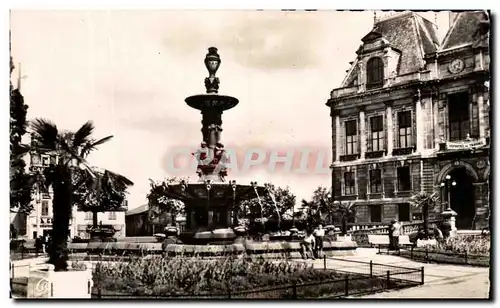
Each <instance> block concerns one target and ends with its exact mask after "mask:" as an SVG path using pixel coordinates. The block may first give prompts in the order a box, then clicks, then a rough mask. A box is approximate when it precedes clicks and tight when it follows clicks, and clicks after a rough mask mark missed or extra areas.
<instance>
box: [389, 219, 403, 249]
mask: <svg viewBox="0 0 500 308" xmlns="http://www.w3.org/2000/svg"><path fill="white" fill-rule="evenodd" d="M400 235H401V224H399V222H398V221H397V220H396V219H393V220H391V227H390V233H389V249H390V250H399V236H400Z"/></svg>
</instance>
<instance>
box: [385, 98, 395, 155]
mask: <svg viewBox="0 0 500 308" xmlns="http://www.w3.org/2000/svg"><path fill="white" fill-rule="evenodd" d="M386 121H387V155H388V156H392V150H393V149H394V127H393V123H392V106H391V104H387V106H386Z"/></svg>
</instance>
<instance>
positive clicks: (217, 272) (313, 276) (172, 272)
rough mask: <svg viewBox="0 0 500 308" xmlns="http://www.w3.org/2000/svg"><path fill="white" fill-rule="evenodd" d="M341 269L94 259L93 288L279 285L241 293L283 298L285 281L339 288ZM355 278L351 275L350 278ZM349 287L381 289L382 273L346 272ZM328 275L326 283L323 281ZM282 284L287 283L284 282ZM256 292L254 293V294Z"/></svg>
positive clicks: (217, 291) (211, 291) (228, 289)
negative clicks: (365, 274)
mask: <svg viewBox="0 0 500 308" xmlns="http://www.w3.org/2000/svg"><path fill="white" fill-rule="evenodd" d="M345 277H346V273H339V272H336V271H332V270H318V269H314V268H313V267H312V265H311V264H306V263H304V262H293V261H285V260H264V259H257V260H255V259H254V260H251V259H236V258H223V259H215V260H200V259H197V258H184V257H172V258H161V257H153V258H149V259H139V258H137V259H133V260H130V261H129V262H118V263H98V264H97V265H96V267H95V268H94V270H93V280H94V293H96V291H97V293H100V294H102V295H106V294H110V293H115V295H116V296H119V297H124V296H144V295H147V296H152V297H154V296H162V297H182V296H185V297H193V298H196V297H203V296H210V297H212V296H226V295H227V294H228V293H232V294H235V295H237V294H238V293H240V295H241V293H245V291H248V290H255V289H259V288H267V289H268V288H272V287H277V288H278V289H280V287H283V288H281V289H282V291H280V292H278V291H274V292H271V293H272V294H271V293H269V292H267V293H268V294H265V293H266V292H264V291H263V292H260V293H255V292H253V291H252V293H253V295H252V293H248V294H247V295H248V296H243V297H255V296H257V297H260V298H289V297H291V296H292V294H291V293H292V289H291V288H290V286H291V285H293V284H296V285H303V284H306V283H315V282H318V283H320V282H321V286H319V285H317V286H314V285H311V286H309V287H307V288H306V287H302V288H300V290H299V292H297V293H298V294H302V296H303V297H320V296H325V295H328V294H331V295H332V296H338V295H339V294H343V292H344V287H345V284H344V283H343V282H344V281H345ZM356 278H357V279H356ZM349 279H351V281H350V282H349V289H350V290H352V292H353V293H355V292H356V290H357V289H363V290H382V289H384V288H385V284H386V281H385V280H384V278H383V277H382V278H380V279H379V278H377V277H373V278H372V279H366V277H365V276H362V275H357V274H349ZM328 281H331V283H328ZM287 286H288V287H287ZM258 294H260V295H258Z"/></svg>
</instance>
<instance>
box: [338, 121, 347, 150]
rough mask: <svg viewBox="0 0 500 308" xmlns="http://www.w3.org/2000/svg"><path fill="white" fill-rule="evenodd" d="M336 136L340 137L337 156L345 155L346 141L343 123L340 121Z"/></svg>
mask: <svg viewBox="0 0 500 308" xmlns="http://www.w3.org/2000/svg"><path fill="white" fill-rule="evenodd" d="M337 136H340V148H339V149H338V150H339V151H340V152H339V155H346V154H347V153H346V149H345V141H346V134H345V121H340V132H338V133H337Z"/></svg>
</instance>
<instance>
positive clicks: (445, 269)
mask: <svg viewBox="0 0 500 308" xmlns="http://www.w3.org/2000/svg"><path fill="white" fill-rule="evenodd" d="M376 252H377V250H376V249H371V248H358V254H357V255H354V256H345V257H343V256H339V257H336V258H338V259H346V260H356V261H365V262H369V261H370V260H372V261H373V262H374V263H381V264H388V265H395V266H403V267H414V268H419V267H422V266H423V267H424V279H425V284H424V285H422V286H418V287H413V288H408V289H403V290H396V291H389V292H383V293H377V294H371V295H366V296H362V297H358V298H421V299H423V298H433V299H438V298H448V299H450V298H484V299H486V298H488V292H489V284H490V279H489V268H487V267H471V266H461V265H447V264H427V263H421V262H417V261H413V260H409V259H406V258H402V257H398V256H392V255H378V254H377V253H376ZM312 262H314V267H318V268H323V260H322V259H317V260H315V261H312ZM340 263H341V264H342V266H343V267H344V268H345V264H347V263H344V262H341V261H340ZM355 266H356V265H355V264H353V269H354V267H355ZM327 267H328V268H332V269H334V268H338V267H339V261H337V262H336V261H335V260H327Z"/></svg>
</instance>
